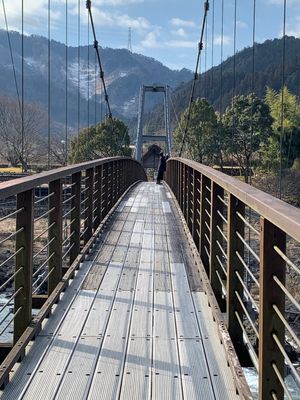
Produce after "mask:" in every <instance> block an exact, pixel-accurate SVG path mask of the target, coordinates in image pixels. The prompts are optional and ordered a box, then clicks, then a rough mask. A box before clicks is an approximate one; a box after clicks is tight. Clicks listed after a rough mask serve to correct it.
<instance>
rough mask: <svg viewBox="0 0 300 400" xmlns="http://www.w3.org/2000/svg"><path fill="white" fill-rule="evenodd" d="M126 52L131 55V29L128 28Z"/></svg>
mask: <svg viewBox="0 0 300 400" xmlns="http://www.w3.org/2000/svg"><path fill="white" fill-rule="evenodd" d="M127 49H128V51H130V53H132V42H131V27H129V28H128V45H127Z"/></svg>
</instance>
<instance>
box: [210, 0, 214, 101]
mask: <svg viewBox="0 0 300 400" xmlns="http://www.w3.org/2000/svg"><path fill="white" fill-rule="evenodd" d="M214 39H215V0H212V23H211V86H210V92H211V96H212V99H213V89H214V56H215V54H214V44H215V43H214Z"/></svg>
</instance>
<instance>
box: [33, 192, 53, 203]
mask: <svg viewBox="0 0 300 400" xmlns="http://www.w3.org/2000/svg"><path fill="white" fill-rule="evenodd" d="M52 196H54V192H52V193H50V194H48V196H45V197H41V198H40V197H38V199H39V200H36V201H35V202H34V205H35V206H36V205H37V204H40V203H42V202H43V201H45V200H48V199H50V198H51V197H52Z"/></svg>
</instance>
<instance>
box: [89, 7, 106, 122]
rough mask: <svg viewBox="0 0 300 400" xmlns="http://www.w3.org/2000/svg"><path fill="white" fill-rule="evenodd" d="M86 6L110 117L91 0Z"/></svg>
mask: <svg viewBox="0 0 300 400" xmlns="http://www.w3.org/2000/svg"><path fill="white" fill-rule="evenodd" d="M86 8H87V9H88V13H89V16H90V21H91V26H92V30H93V35H94V48H95V50H96V54H97V60H98V64H99V69H100V78H101V81H102V85H103V89H104V94H105V102H106V106H107V109H108V118H109V119H112V112H111V108H110V104H109V99H108V93H107V89H106V85H105V80H104V71H103V68H102V63H101V58H100V51H99V42H98V40H97V37H96V30H95V25H94V19H93V14H92V2H91V0H87V2H86Z"/></svg>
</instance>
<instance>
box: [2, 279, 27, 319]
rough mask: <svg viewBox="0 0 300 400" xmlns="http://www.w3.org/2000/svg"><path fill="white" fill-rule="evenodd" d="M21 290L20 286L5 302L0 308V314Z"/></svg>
mask: <svg viewBox="0 0 300 400" xmlns="http://www.w3.org/2000/svg"><path fill="white" fill-rule="evenodd" d="M22 290H23V286H20V287H19V289H18V290H17V291H16V292H15V293H14V294H13V295H12V296H11V297H10V298H9V299H8V300H7V302H6V303H5V304H4V306H2V307H1V308H0V313H2V311H3V310H5V308H6V307H8V306H9V305H10V303H11V302H12V301H13V299H14V298H15V297H16V296H17V295H18V294H19V293H20V292H21V291H22Z"/></svg>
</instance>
